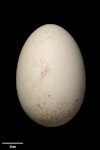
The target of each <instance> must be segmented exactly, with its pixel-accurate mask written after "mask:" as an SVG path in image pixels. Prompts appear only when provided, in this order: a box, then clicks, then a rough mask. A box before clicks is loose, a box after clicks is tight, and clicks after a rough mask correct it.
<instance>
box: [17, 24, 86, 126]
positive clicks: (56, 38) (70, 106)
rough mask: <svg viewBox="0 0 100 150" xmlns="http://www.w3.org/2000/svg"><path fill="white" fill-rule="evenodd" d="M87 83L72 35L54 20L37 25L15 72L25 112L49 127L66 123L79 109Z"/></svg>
mask: <svg viewBox="0 0 100 150" xmlns="http://www.w3.org/2000/svg"><path fill="white" fill-rule="evenodd" d="M85 86H86V79H85V68H84V62H83V58H82V55H81V52H80V49H79V47H78V45H77V44H76V42H75V40H74V39H73V37H72V36H71V35H70V34H69V33H68V32H67V31H66V30H65V29H64V28H62V27H60V26H58V25H55V24H46V25H43V26H41V27H39V28H38V29H36V30H35V31H34V32H33V33H32V34H31V35H30V36H29V38H28V39H27V41H26V42H25V44H24V46H23V48H22V50H21V53H20V56H19V60H18V65H17V72H16V88H17V93H18V97H19V101H20V104H21V106H22V108H23V110H24V111H25V112H26V114H27V115H28V116H29V117H30V118H31V119H32V120H33V121H35V122H36V123H38V124H40V125H43V126H46V127H56V126H60V125H63V124H65V123H67V122H69V121H70V120H71V119H72V118H73V117H74V116H75V115H76V114H77V112H78V111H79V109H80V107H81V105H82V102H83V99H84V94H85Z"/></svg>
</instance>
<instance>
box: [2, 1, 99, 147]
mask: <svg viewBox="0 0 100 150" xmlns="http://www.w3.org/2000/svg"><path fill="white" fill-rule="evenodd" d="M9 5H10V4H9ZM9 5H8V4H6V6H5V5H3V6H2V7H3V10H1V26H2V27H1V35H2V36H1V37H2V39H1V51H0V53H1V89H2V90H1V104H0V106H1V123H0V124H1V131H0V132H1V133H0V136H1V142H6V141H7V142H9V141H16V142H20V141H22V142H24V146H26V145H28V146H30V145H31V146H33V147H34V145H35V144H36V143H38V144H37V148H38V146H40V145H41V144H40V143H42V146H44V147H45V146H46V144H48V146H47V149H48V148H49V147H51V148H53V145H54V144H56V146H57V145H59V144H60V143H61V141H62V146H66V148H67V146H68V145H69V143H70V142H71V145H70V146H73V145H74V142H75V145H74V146H77V148H78V147H79V148H80V142H82V143H86V144H89V139H90V137H92V136H93V133H96V131H95V124H96V117H97V115H96V114H97V113H96V109H97V105H96V102H95V103H94V101H97V99H96V92H95V91H96V80H95V79H96V55H97V49H96V45H95V38H96V28H97V20H96V17H97V14H96V11H95V13H94V11H93V9H92V8H91V7H88V6H87V5H86V4H85V5H84V6H83V4H81V5H80V4H79V5H74V4H72V5H70V7H69V5H68V4H65V5H64V4H63V6H62V5H60V4H59V7H58V4H57V6H56V5H55V4H53V3H51V4H49V2H48V4H46V5H45V4H44V5H41V4H40V3H39V4H38V5H36V4H34V3H33V4H32V5H28V4H27V3H26V5H24V4H23V5H22V4H16V3H15V4H12V3H11V5H10V6H9ZM93 8H94V9H96V8H95V6H94V7H93ZM47 23H54V24H58V25H60V26H62V27H63V28H65V29H66V30H67V31H69V32H70V34H71V35H72V36H73V37H74V39H75V40H76V42H77V44H78V45H79V47H80V50H81V53H82V55H83V59H84V63H85V69H86V79H87V84H86V94H85V98H84V102H83V105H82V107H81V109H80V111H79V112H78V114H77V115H76V117H75V118H74V119H73V120H71V121H70V122H69V123H67V124H65V125H63V126H60V127H56V128H46V127H42V126H40V125H38V124H36V123H34V122H33V121H32V120H30V119H29V118H28V117H27V115H26V114H25V113H24V112H23V110H22V108H21V106H20V104H19V101H18V97H17V92H16V67H17V61H18V57H19V54H20V51H21V48H22V46H23V44H24V42H25V41H26V39H27V38H28V36H29V35H30V34H31V33H32V32H33V31H34V30H35V29H36V28H38V27H39V26H41V25H43V24H47ZM90 143H92V142H90ZM83 145H84V144H83ZM21 146H22V145H21ZM4 147H5V146H4V145H3V148H4ZM22 147H23V146H22ZM62 149H63V148H62Z"/></svg>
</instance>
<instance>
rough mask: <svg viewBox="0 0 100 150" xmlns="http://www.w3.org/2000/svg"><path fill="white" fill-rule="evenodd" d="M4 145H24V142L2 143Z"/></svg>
mask: <svg viewBox="0 0 100 150" xmlns="http://www.w3.org/2000/svg"><path fill="white" fill-rule="evenodd" d="M2 144H15V145H16V144H24V143H23V142H2Z"/></svg>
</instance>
